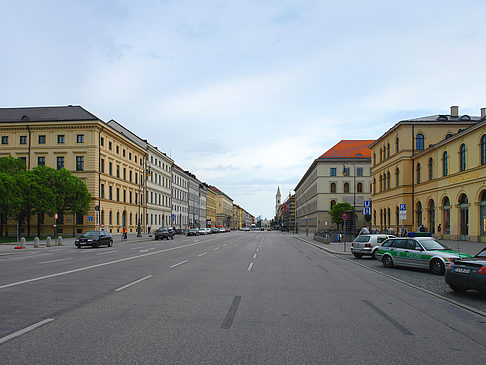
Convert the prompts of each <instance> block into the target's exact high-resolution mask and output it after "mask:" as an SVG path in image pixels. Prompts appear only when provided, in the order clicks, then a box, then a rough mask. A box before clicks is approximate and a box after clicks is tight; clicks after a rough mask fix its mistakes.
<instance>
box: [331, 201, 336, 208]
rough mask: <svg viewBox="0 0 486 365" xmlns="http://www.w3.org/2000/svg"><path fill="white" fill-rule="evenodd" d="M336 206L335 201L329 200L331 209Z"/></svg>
mask: <svg viewBox="0 0 486 365" xmlns="http://www.w3.org/2000/svg"><path fill="white" fill-rule="evenodd" d="M335 205H336V201H335V200H331V209H332V208H333V207H334V206H335Z"/></svg>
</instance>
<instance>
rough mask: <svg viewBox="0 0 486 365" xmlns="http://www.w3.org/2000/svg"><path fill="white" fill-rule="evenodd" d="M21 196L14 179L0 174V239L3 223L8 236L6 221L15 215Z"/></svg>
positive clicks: (9, 175)
mask: <svg viewBox="0 0 486 365" xmlns="http://www.w3.org/2000/svg"><path fill="white" fill-rule="evenodd" d="M1 160H2V159H0V161H1ZM21 195H22V194H21V190H20V187H19V186H18V184H17V182H16V180H15V177H14V176H12V175H11V174H7V173H4V172H0V215H1V217H0V237H1V236H2V235H3V224H4V222H5V236H8V225H7V219H8V217H14V216H15V215H16V214H17V210H18V209H19V208H20V203H21Z"/></svg>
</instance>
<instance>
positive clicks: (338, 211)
mask: <svg viewBox="0 0 486 365" xmlns="http://www.w3.org/2000/svg"><path fill="white" fill-rule="evenodd" d="M348 210H353V206H352V205H351V204H349V203H339V204H336V205H335V206H333V207H332V209H331V210H330V211H329V214H330V215H331V217H332V221H333V222H334V223H336V224H337V225H338V227H339V225H344V220H343V218H342V216H343V213H344V212H346V211H348Z"/></svg>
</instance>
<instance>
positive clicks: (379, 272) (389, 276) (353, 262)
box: [295, 237, 486, 317]
mask: <svg viewBox="0 0 486 365" xmlns="http://www.w3.org/2000/svg"><path fill="white" fill-rule="evenodd" d="M295 238H296V239H298V240H299V241H302V242H304V243H307V244H308V245H311V246H314V247H316V248H318V249H320V250H323V251H326V252H328V253H331V254H334V255H336V256H338V257H339V258H340V259H341V260H346V261H349V262H350V263H352V264H354V265H358V266H361V267H363V268H365V269H367V270H370V271H373V272H374V273H377V274H380V275H382V276H385V277H387V278H390V279H392V280H395V281H397V282H399V283H402V284H405V285H407V286H409V287H411V288H414V289H417V290H420V291H421V292H424V293H427V294H429V295H432V296H434V297H436V298H439V299H442V300H444V301H446V302H449V303H451V304H454V305H456V306H458V307H460V308H463V309H465V310H467V311H469V312H473V313H475V314H477V315H480V316H482V317H486V312H483V311H481V310H479V309H476V308H473V307H470V306H468V305H466V304H462V303H460V302H457V301H455V300H454V299H450V298H446V297H444V296H442V295H440V294H437V293H434V292H431V291H430V290H427V289H424V288H421V287H420V286H417V285H414V284H411V283H409V282H407V281H404V280H402V279H398V278H396V277H394V276H391V275H388V274H385V273H383V272H381V271H378V270H375V269H372V268H370V267H368V266H365V265H363V264H360V263H359V262H356V261H354V260H350V259H349V258H347V257H340V256H342V255H341V254H340V253H337V252H335V251H332V250H329V249H326V248H324V247H322V246H318V245H316V244H315V243H313V242H310V241H307V240H304V239H302V238H300V237H295ZM343 254H344V252H343ZM349 255H350V254H349Z"/></svg>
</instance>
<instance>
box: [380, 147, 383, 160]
mask: <svg viewBox="0 0 486 365" xmlns="http://www.w3.org/2000/svg"><path fill="white" fill-rule="evenodd" d="M381 161H383V151H382V149H381V148H380V162H381Z"/></svg>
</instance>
